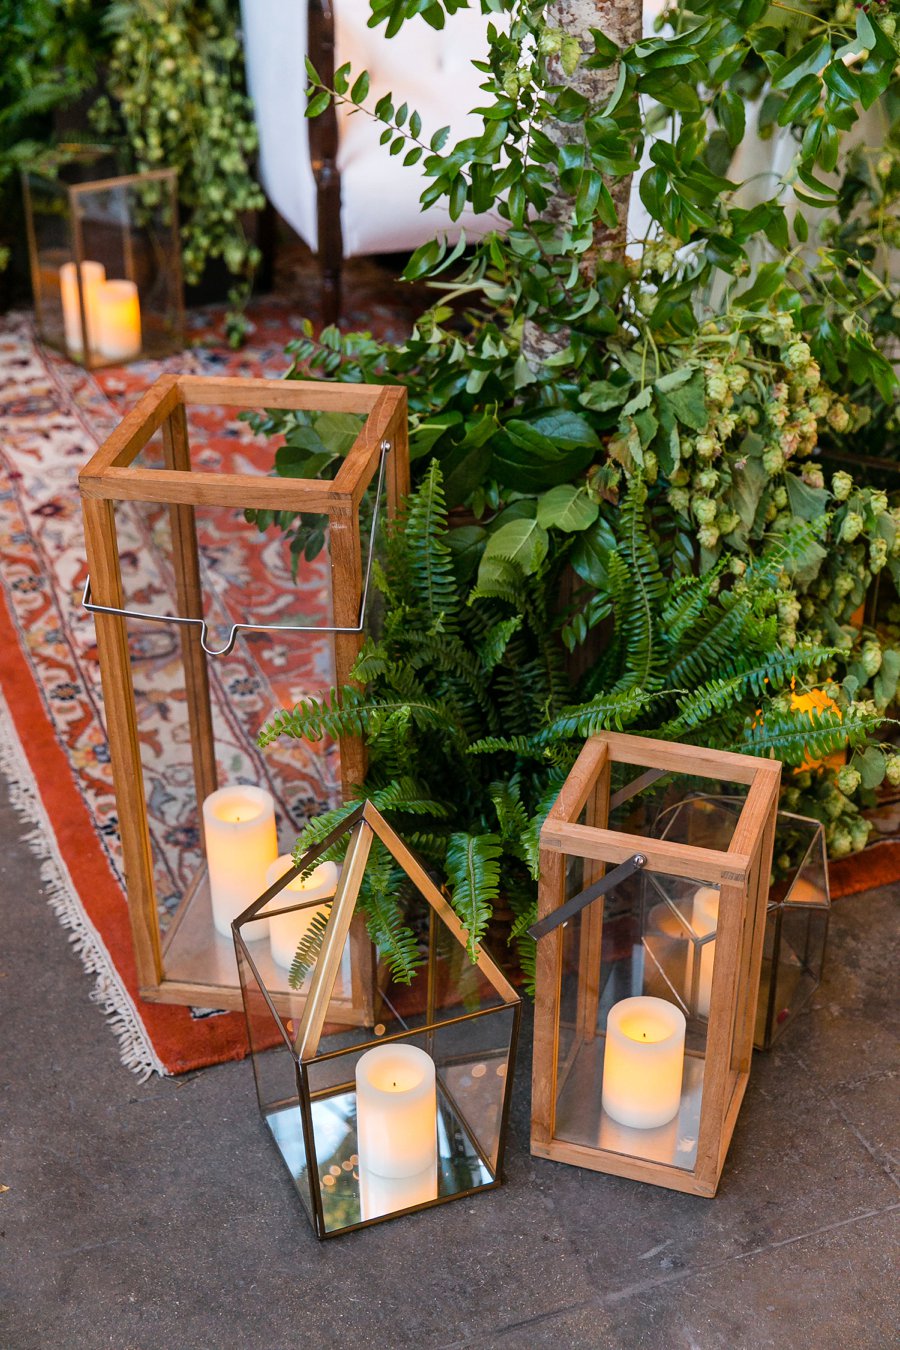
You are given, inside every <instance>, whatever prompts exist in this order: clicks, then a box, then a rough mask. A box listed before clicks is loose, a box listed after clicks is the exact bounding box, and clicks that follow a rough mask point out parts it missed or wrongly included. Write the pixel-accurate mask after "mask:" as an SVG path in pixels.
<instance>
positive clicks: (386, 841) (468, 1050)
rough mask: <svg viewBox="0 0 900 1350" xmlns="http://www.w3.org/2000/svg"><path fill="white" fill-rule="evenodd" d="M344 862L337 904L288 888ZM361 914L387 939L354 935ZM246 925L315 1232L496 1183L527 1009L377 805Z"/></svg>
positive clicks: (254, 1008) (240, 925)
mask: <svg viewBox="0 0 900 1350" xmlns="http://www.w3.org/2000/svg"><path fill="white" fill-rule="evenodd" d="M335 852H337V853H339V854H341V855H343V856H342V861H341V866H340V877H339V880H338V884H337V890H336V892H335V894H334V898H333V900H331V901H330V902H326V903H323V902H322V901H321V900H315V899H312V900H304V899H303V898H302V895H303V893H302V891H300V892H298V891H296V890H292V889H291V886H292V883H294V884H295V883H297V882H298V881H299V882H301V883H302V882H303V880H304V878H308V880H309V881H312V882H314V881H315V879H316V877H317V875H318V874H319V873H320V872H321V871H322V869H323V868H324V867H327V866H329V865H331V864H330V863H328V862H326V863H321V864H320V866H319V867H318V868H316V870H311V869H313V868H314V865H315V864H316V861H317V859H321V857H322V856H323V855H324V854H328V855H329V856H333V855H334V854H335ZM386 879H387V881H386ZM379 897H380V899H379ZM385 904H387V906H388V907H389V909H390V912H392V913H393V914H394V916H395V919H394V920H393V921H390V922H389V924H388V926H389V927H390V928H391V930H392V933H393V937H392V940H391V942H387V941H386V937H385V926H384V917H383V915H384V907H385ZM366 910H367V911H368V912H367V913H366V923H367V928H368V932H372V933H374V934H375V940H373V939H372V938H370V937H369V936H368V935H367V931H366V929H365V928H361V927H360V925H359V923H358V920H359V918H360V917H361V915H362V914H363V912H365V911H366ZM263 912H264V913H265V915H266V916H268V922H269V924H270V926H271V925H276V924H277V925H280V926H281V927H282V928H283V930H284V932H285V934H286V940H288V941H289V943H290V945H291V946H293V947H294V949H295V955H294V961H293V969H292V973H291V983H292V988H291V990H290V991H289V992H288V993H285V992H284V991H279V990H274V989H272V988H270V987H269V985H268V983H267V981H266V978H265V976H264V974H263V971H262V970H261V968H260V966H259V964H258V962H257V960H256V959H255V956H254V947H255V943H254V940H253V925H254V924H255V923H258V922H259V917H260V914H261V913H263ZM379 924H380V925H381V926H380V927H379ZM233 928H234V941H235V949H236V951H237V956H238V965H239V968H240V973H241V989H242V993H243V998H244V1011H245V1013H246V1018H247V1031H248V1036H249V1042H250V1049H251V1052H252V1057H253V1067H254V1071H255V1076H256V1089H257V1095H258V1098H259V1107H260V1111H261V1113H262V1116H263V1119H264V1120H265V1122H266V1124H267V1126H268V1128H269V1130H270V1132H271V1135H272V1138H273V1139H274V1141H275V1144H276V1146H277V1148H278V1151H279V1153H280V1155H281V1157H282V1159H283V1161H284V1163H285V1165H286V1166H287V1169H288V1172H289V1173H290V1176H291V1178H292V1180H293V1182H294V1185H295V1186H296V1188H297V1190H298V1192H299V1194H300V1197H301V1200H302V1201H303V1205H304V1208H305V1209H306V1212H307V1214H308V1216H309V1218H310V1220H311V1222H312V1224H313V1227H314V1229H315V1232H316V1235H317V1236H318V1237H320V1238H327V1237H334V1236H335V1235H336V1234H338V1233H342V1232H346V1231H347V1230H348V1229H353V1228H359V1227H362V1226H365V1225H368V1224H372V1223H377V1222H379V1221H380V1220H382V1219H387V1218H390V1217H392V1216H393V1215H395V1214H398V1213H406V1212H409V1211H412V1210H418V1209H424V1208H427V1207H430V1206H432V1205H437V1204H441V1203H442V1202H444V1201H446V1200H453V1199H458V1198H460V1197H463V1196H470V1195H474V1194H475V1193H476V1192H479V1191H484V1190H491V1189H492V1188H494V1187H496V1186H498V1185H499V1184H500V1182H501V1180H502V1170H503V1152H504V1144H505V1138H506V1121H507V1114H508V1109H509V1098H510V1089H511V1084H512V1074H513V1062H514V1056H515V1047H516V1039H517V1034H518V1024H519V1013H520V1001H519V997H518V995H517V994H516V992H515V990H514V988H513V987H512V985H510V983H509V982H508V981H507V979H506V978H505V977H504V975H503V974H502V972H501V971H500V970H499V968H498V967H497V966H496V965H495V964H494V962H493V961H492V960H491V959H490V957H489V956H488V955H487V953H486V952H485V951H483V950H482V949H481V948H480V947H476V948H475V949H474V951H470V949H469V946H468V939H467V935H466V932H465V930H464V929H463V928H462V926H461V925H460V922H459V920H458V918H457V917H456V914H455V913H454V911H453V910H452V908H451V907H450V905H449V904H448V902H447V901H446V900H445V898H444V897H443V895H442V894H441V892H440V891H439V890H438V889H437V887H436V886H435V884H434V882H433V881H432V880H431V878H430V876H429V875H428V873H427V872H426V871H425V870H424V868H423V867H422V866H421V864H420V863H419V862H418V861H417V859H416V858H415V856H414V855H413V854H412V853H411V852H410V851H409V849H408V848H407V847H406V846H405V845H404V844H403V842H402V841H401V839H400V838H399V837H398V836H397V834H396V833H395V832H394V830H393V829H392V828H391V827H390V826H389V825H388V824H387V822H386V821H385V820H384V819H383V817H382V816H381V815H380V814H379V812H378V811H377V810H376V809H375V808H374V807H373V806H372V805H371V803H369V802H366V803H364V804H362V805H360V806H359V807H357V808H355V809H354V810H353V811H352V812H351V813H350V814H349V815H348V816H347V817H346V818H345V820H344V822H343V823H342V824H341V825H340V826H339V827H338V829H336V830H335V831H334V832H333V834H332V835H330V836H329V837H328V838H327V839H325V840H324V841H323V842H322V843H321V844H319V845H317V846H316V847H315V848H312V849H310V850H309V851H308V852H307V853H306V854H305V855H304V856H303V858H302V859H301V860H300V865H299V866H298V867H293V868H292V869H291V870H290V872H288V873H286V874H285V876H284V877H282V878H281V880H280V881H279V882H277V883H276V884H275V885H274V886H272V887H271V888H270V889H269V890H268V891H266V892H265V893H264V894H263V895H262V896H260V898H259V899H258V900H257V901H256V902H255V903H254V904H253V905H251V906H250V907H249V908H248V909H247V910H246V911H245V913H244V914H242V915H241V916H240V918H238V919H236V920H235V923H234V926H233ZM397 942H399V943H400V944H401V945H402V962H401V963H400V964H398V962H397V960H396V959H395V958H394V957H393V956H392V952H391V946H392V945H394V944H396V943H397ZM354 979H358V980H359V984H358V988H357V989H355V990H354V989H353V988H352V985H353V981H354ZM360 1001H362V1003H363V1004H364V1006H365V1015H364V1018H363V1024H362V1025H360V1019H359V1017H358V1015H357V1010H358V1007H359V1005H360ZM348 1006H350V1007H351V1008H352V1009H353V1011H352V1015H351V1016H350V1017H349V1018H348V1017H347V1016H345V1009H346V1008H347V1007H348Z"/></svg>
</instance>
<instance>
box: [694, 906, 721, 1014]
mask: <svg viewBox="0 0 900 1350" xmlns="http://www.w3.org/2000/svg"><path fill="white" fill-rule="evenodd" d="M718 922H719V888H718V886H701V887H700V889H699V890H698V891H694V905H693V909H692V910H691V927H692V928H693V930H694V932H695V933H696V934H697V937H699V938H705V937H708V936H709V934H710V933H714V932H715V931H716V926H717V924H718ZM715 960H716V940H715V938H713V939H711V941H709V942H704V943H703V945H702V946H701V948H700V975H699V979H698V981H697V1015H698V1016H699V1017H709V1000H710V995H711V994H712V979H713V966H714V965H715Z"/></svg>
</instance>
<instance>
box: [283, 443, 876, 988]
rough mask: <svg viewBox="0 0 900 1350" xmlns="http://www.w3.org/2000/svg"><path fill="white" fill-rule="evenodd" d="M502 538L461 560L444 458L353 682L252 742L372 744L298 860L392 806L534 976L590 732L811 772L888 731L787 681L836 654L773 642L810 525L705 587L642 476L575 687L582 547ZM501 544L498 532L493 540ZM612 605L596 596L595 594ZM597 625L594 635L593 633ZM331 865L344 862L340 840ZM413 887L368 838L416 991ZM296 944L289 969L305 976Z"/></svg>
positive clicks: (313, 825) (410, 526)
mask: <svg viewBox="0 0 900 1350" xmlns="http://www.w3.org/2000/svg"><path fill="white" fill-rule="evenodd" d="M507 524H508V525H509V524H517V525H518V526H519V528H518V529H516V530H514V531H511V532H509V531H508V532H507V533H506V536H505V537H506V539H507V540H508V543H507V544H506V545H504V546H503V548H502V549H501V551H500V552H498V551H497V549H496V546H495V548H494V550H493V551H492V553H491V554H490V555H488V554H487V552H486V551H485V552H484V553H483V554H482V558H481V563H480V567H479V572H478V578H477V582H476V584H475V586H474V587H472V586H471V585H470V583H469V581H468V580H467V571H466V560H465V558H464V556H462V555H461V554H460V552H458V551H457V552H454V551H453V549H452V548H451V545H450V542H449V541H450V540H451V539H452V538H455V537H456V536H457V535H458V534H459V533H460V532H459V531H455V532H453V534H451V532H450V531H449V529H448V521H447V508H446V502H445V499H444V492H443V484H442V476H441V469H440V466H439V464H438V462H437V460H432V462H431V463H430V465H429V467H428V469H427V472H426V474H425V476H424V479H423V481H422V483H421V486H420V487H419V488H418V490H417V491H416V492H414V493H413V494H412V495H411V497H410V498H409V500H408V503H407V506H406V511H405V515H404V517H403V519H402V521H401V522H400V523H399V524H398V525H397V526H396V527H395V528H394V529H393V530H392V531H391V532H390V534H389V536H388V539H387V542H386V552H385V561H384V565H383V566H381V565H378V566H376V571H375V584H376V585H377V587H378V589H379V590H380V592H381V594H382V596H383V597H384V618H383V627H382V631H381V633H380V634H379V635H378V636H377V637H370V638H369V639H368V640H367V641H366V643H365V645H364V647H363V649H362V651H361V652H360V655H359V657H358V659H357V662H356V664H355V666H354V670H353V676H354V679H355V680H356V681H357V682H358V685H350V686H348V687H346V688H344V689H341V690H332V691H331V693H330V694H329V695H327V696H326V697H324V698H322V699H308V700H305V701H303V702H301V703H299V704H298V705H297V706H296V707H295V708H293V709H290V710H286V711H283V712H278V713H276V714H275V715H274V716H273V717H272V719H271V720H270V721H269V722H268V723H267V725H266V726H265V727H264V728H263V730H262V732H261V734H260V744H261V745H262V746H265V745H268V744H269V743H271V742H272V741H273V740H275V739H276V738H277V737H294V738H297V739H306V740H312V741H316V740H320V739H322V738H323V737H325V736H336V735H338V734H341V733H345V734H350V735H357V736H361V737H363V738H364V739H365V741H366V745H367V750H368V771H367V777H366V781H365V783H362V784H359V785H358V787H357V789H356V790H355V792H354V793H353V794H351V800H350V801H349V802H347V803H346V804H344V805H343V806H341V807H338V808H337V809H336V810H334V811H331V812H327V813H325V814H324V815H322V816H319V817H317V818H316V819H314V820H312V821H310V823H309V824H308V825H307V827H306V829H305V830H304V831H303V834H302V835H301V837H300V839H299V841H298V844H297V848H296V850H295V855H294V856H295V858H297V859H299V857H300V856H301V854H302V853H303V852H304V851H305V850H306V849H307V848H309V847H310V846H311V845H312V844H314V843H318V842H320V841H322V840H323V839H324V838H325V837H326V836H327V835H328V834H329V833H330V832H331V831H332V830H333V829H334V828H335V826H336V824H338V823H339V822H340V821H341V820H342V819H343V818H344V817H345V816H346V815H347V814H348V813H349V812H350V811H351V810H352V809H353V807H354V806H355V804H356V803H357V802H358V801H360V800H363V799H365V798H368V799H370V800H371V801H372V802H373V804H374V805H375V806H377V807H378V809H379V810H380V811H382V812H383V813H384V814H385V815H386V816H387V818H388V819H389V820H390V821H391V823H392V824H393V825H394V826H395V828H396V829H397V830H398V831H399V832H400V833H401V834H402V835H403V836H404V837H405V838H406V839H407V840H408V842H409V843H410V844H411V845H412V847H414V848H415V849H416V850H417V851H418V852H419V853H420V854H421V856H422V857H423V858H424V860H425V862H426V864H427V865H428V866H429V867H430V868H431V869H433V871H434V872H435V874H436V875H438V876H439V877H440V878H441V879H444V878H446V888H447V893H448V896H449V899H450V902H451V904H452V905H453V908H454V910H455V911H456V913H457V914H458V916H459V918H460V920H461V922H462V923H463V925H464V926H465V928H466V930H467V933H468V940H469V948H470V952H471V953H473V954H474V950H475V946H476V944H477V943H478V942H480V941H481V940H482V938H483V937H484V934H485V932H486V930H487V927H488V924H489V922H490V919H491V915H492V911H493V909H494V907H495V905H496V902H497V901H498V899H499V898H500V897H502V898H503V900H504V902H505V903H506V904H508V906H509V907H510V909H511V910H512V912H513V915H514V916H515V917H514V923H513V926H512V934H511V938H512V940H514V941H516V942H517V944H518V947H519V952H520V958H521V961H522V966H523V969H524V971H525V973H526V976H530V974H531V972H532V970H533V945H532V943H531V940H530V939H529V938H527V936H526V933H525V930H526V929H527V927H528V925H529V924H530V923H531V922H532V921H533V917H534V905H535V894H536V884H535V883H536V879H537V875H538V836H539V832H540V827H541V824H542V823H543V820H544V818H545V816H546V813H547V811H548V810H549V808H550V806H551V805H552V802H553V800H554V798H555V797H556V795H557V793H558V791H559V787H560V785H561V783H562V781H563V779H564V778H565V776H566V774H567V773H568V771H569V769H570V768H571V766H572V763H573V762H574V759H575V756H576V755H577V753H578V750H579V749H580V747H581V745H582V744H583V742H584V740H585V738H586V737H588V736H591V735H594V734H596V733H597V732H598V731H600V730H603V729H606V728H612V727H615V728H617V729H622V728H624V727H628V728H630V729H631V730H637V731H646V732H648V733H649V732H652V733H653V734H654V735H657V736H663V737H667V738H672V739H674V738H677V739H679V740H682V741H688V742H694V743H697V744H703V745H710V746H716V747H720V748H729V749H746V750H748V751H750V752H751V753H755V754H766V753H770V752H774V753H776V754H777V755H778V756H779V758H782V759H784V760H785V761H786V762H788V763H796V764H800V763H801V762H802V760H803V757H804V755H805V754H806V753H807V752H808V751H809V750H810V748H812V749H813V751H814V753H816V754H829V753H832V752H833V751H834V750H836V749H838V748H840V747H841V746H843V745H845V744H847V743H848V742H849V743H850V744H851V745H853V744H857V743H860V742H862V741H863V740H865V739H866V738H867V737H868V735H869V734H870V732H871V730H872V727H873V725H874V724H875V723H876V722H877V717H876V716H875V714H874V712H873V711H872V710H871V709H869V708H868V707H867V706H866V705H860V706H857V705H854V704H852V703H851V702H849V701H848V700H846V699H844V702H843V705H842V706H839V705H838V704H837V703H836V704H835V707H834V708H833V709H830V710H827V711H815V712H805V711H800V710H796V709H794V708H792V706H791V697H790V695H791V689H792V686H795V685H796V684H797V683H798V682H800V683H801V684H802V683H805V682H807V681H808V680H810V679H813V678H815V675H816V672H817V671H819V670H820V669H822V668H824V667H827V663H828V662H829V661H830V660H831V658H832V657H833V655H834V649H833V648H829V647H825V646H811V645H798V646H796V647H794V648H793V649H783V648H781V647H779V645H778V625H777V615H776V607H777V594H778V587H779V584H780V578H782V577H783V576H784V575H785V574H789V573H790V571H791V569H792V568H795V567H797V566H800V565H802V562H803V559H804V557H805V555H806V554H807V553H808V551H809V549H810V547H812V546H813V545H814V544H815V532H816V529H815V526H813V525H806V524H804V525H801V526H798V527H795V528H794V529H792V530H791V531H790V532H789V533H788V534H786V535H785V536H783V538H782V539H781V540H780V542H779V543H778V544H777V545H775V546H772V547H770V549H769V550H767V551H766V553H765V554H763V555H762V556H761V557H760V558H758V559H757V560H756V561H754V562H752V563H751V564H750V565H749V566H748V568H747V570H746V572H745V574H744V575H743V576H742V577H740V578H737V579H735V578H733V577H731V578H729V577H728V575H727V574H726V573H725V570H724V564H723V565H722V566H720V567H718V568H714V569H712V570H711V571H709V572H707V573H706V574H705V575H703V576H694V575H693V574H690V573H687V572H683V571H681V570H680V564H678V563H677V559H676V563H675V565H673V557H674V555H673V552H672V550H671V548H669V547H668V546H667V545H666V544H665V543H664V542H663V541H661V540H660V539H659V538H658V537H657V536H656V534H655V532H654V530H653V528H652V523H651V520H650V515H649V511H648V507H647V502H646V492H645V489H644V487H643V485H642V484H641V483H640V481H637V482H636V483H635V484H634V485H633V486H632V488H631V489H630V491H629V493H628V494H627V496H626V497H625V498H624V499H623V501H622V502H621V503H620V506H619V509H618V511H617V512H616V513H615V514H614V515H613V514H612V513H610V517H609V519H608V520H606V522H605V529H606V536H605V537H606V540H607V546H606V547H601V548H598V549H597V550H596V553H595V559H596V563H597V569H598V572H599V573H601V574H602V575H603V576H605V577H606V578H607V582H606V587H605V589H602V588H596V587H594V588H592V590H591V593H590V597H589V603H590V604H591V605H592V613H591V623H593V622H594V620H595V618H596V614H597V613H602V614H603V615H604V616H605V617H604V618H603V620H602V622H604V623H605V624H606V627H607V631H606V633H605V635H604V636H605V646H604V650H603V653H602V655H601V657H600V659H599V661H597V662H596V663H595V664H594V665H593V666H592V667H591V669H590V670H589V671H588V673H587V675H586V676H585V677H584V679H583V681H582V682H581V685H580V687H578V688H575V687H573V685H572V683H571V682H570V680H569V677H568V675H567V673H566V665H565V661H564V649H563V640H562V630H563V629H565V630H566V631H567V632H570V631H571V629H572V627H573V624H574V621H575V619H576V618H577V617H578V615H579V614H580V613H581V612H582V611H581V609H580V605H581V600H580V598H579V597H576V601H575V604H574V605H573V607H572V609H571V610H570V612H569V613H568V614H566V615H562V616H559V615H557V614H556V613H555V611H554V610H553V609H552V604H553V601H554V600H555V597H556V595H557V594H558V591H559V579H560V575H561V573H562V570H563V568H564V567H565V565H566V563H567V560H568V556H569V554H570V551H571V549H572V542H571V539H569V540H566V539H565V538H564V537H563V538H562V539H558V538H556V537H555V536H551V537H550V540H549V542H548V546H547V550H546V552H545V555H544V556H543V557H542V559H541V560H540V562H539V564H538V565H537V566H536V567H535V565H534V561H535V560H534V558H533V557H530V558H529V559H528V560H527V564H525V563H523V561H522V556H521V548H522V544H523V541H524V542H525V545H526V546H527V538H526V530H527V526H528V525H529V524H530V522H529V521H528V520H527V519H525V518H520V517H517V516H516V515H515V512H514V509H513V512H512V518H511V520H510V521H508V522H507ZM503 537H504V531H503V530H502V529H501V530H498V531H497V532H496V533H495V534H494V535H493V536H492V538H493V539H494V540H495V541H496V540H497V539H498V538H503ZM598 595H599V596H600V598H601V601H602V603H601V604H600V605H599V607H598V605H597V600H596V597H597V596H598ZM588 631H590V625H589V624H587V623H585V624H584V625H583V626H582V637H583V638H584V637H586V635H587V632H588ZM326 856H331V857H339V856H340V846H337V847H336V848H334V849H332V850H331V852H330V854H328V855H326ZM407 884H408V883H407V882H406V880H405V877H404V874H403V873H402V871H401V870H400V869H399V868H398V867H397V866H396V864H395V863H394V862H393V860H392V858H391V857H390V855H389V854H388V853H387V851H386V850H384V849H382V848H381V847H380V845H378V844H377V843H376V845H375V846H374V849H373V854H372V857H371V860H370V863H369V865H368V867H367V869H366V874H365V878H364V881H363V888H362V892H361V904H362V907H363V909H364V910H365V912H366V915H367V921H368V927H369V932H370V935H371V937H372V939H373V941H374V942H375V943H376V945H377V946H378V947H379V948H380V950H381V951H382V952H383V953H384V954H385V956H386V957H387V959H388V961H389V963H390V965H391V967H392V970H393V974H394V977H395V978H396V979H398V980H401V981H402V980H405V981H409V980H410V979H411V978H412V977H413V974H414V972H415V969H416V965H417V963H418V961H419V955H418V948H417V945H416V942H415V939H414V937H413V934H412V933H411V932H410V931H409V930H408V929H407V928H406V927H405V925H404V922H403V903H402V900H403V893H404V887H405V886H406V885H407ZM309 960H310V953H309V952H307V951H302V952H298V956H297V961H296V962H295V970H294V977H295V980H300V979H302V977H303V974H304V972H305V970H306V969H307V968H308V964H309Z"/></svg>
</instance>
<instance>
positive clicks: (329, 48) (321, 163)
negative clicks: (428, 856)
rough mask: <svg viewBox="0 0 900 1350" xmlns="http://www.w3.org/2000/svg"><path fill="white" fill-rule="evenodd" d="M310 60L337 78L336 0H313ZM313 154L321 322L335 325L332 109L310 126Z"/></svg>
mask: <svg viewBox="0 0 900 1350" xmlns="http://www.w3.org/2000/svg"><path fill="white" fill-rule="evenodd" d="M308 16H309V17H308V39H307V46H308V50H309V59H310V61H312V63H313V65H314V66H315V68H316V70H317V71H318V73H319V75H320V77H321V79H322V81H323V82H324V83H325V84H327V85H329V86H331V85H332V81H333V78H334V8H333V5H332V0H309V9H308ZM307 127H308V132H309V151H310V159H311V161H312V170H313V175H314V177H315V180H316V216H317V222H318V234H319V275H320V277H321V281H322V319H323V322H324V323H326V324H330V323H336V322H337V320H338V319H339V317H340V313H341V265H342V263H343V258H344V241H343V237H342V234H341V176H340V173H339V172H338V167H337V151H338V125H337V113H336V112H335V110H334V106H333V105H332V106H329V107H328V108H326V110H325V112H323V113H320V115H319V116H318V117H316V118H313V120H312V121H311V122H308V123H307Z"/></svg>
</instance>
